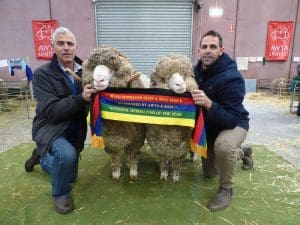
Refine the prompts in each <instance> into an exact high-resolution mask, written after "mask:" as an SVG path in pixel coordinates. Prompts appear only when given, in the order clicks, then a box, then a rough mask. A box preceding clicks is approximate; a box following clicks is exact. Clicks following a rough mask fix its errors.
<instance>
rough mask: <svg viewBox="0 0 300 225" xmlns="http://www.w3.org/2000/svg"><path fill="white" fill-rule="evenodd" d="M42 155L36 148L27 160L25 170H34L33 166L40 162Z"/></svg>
mask: <svg viewBox="0 0 300 225" xmlns="http://www.w3.org/2000/svg"><path fill="white" fill-rule="evenodd" d="M40 158H41V157H40V156H39V154H38V152H37V149H36V148H35V149H34V150H33V152H32V155H31V157H30V158H29V159H27V160H26V162H25V171H26V172H31V171H32V170H33V167H34V166H35V165H37V164H39V163H40Z"/></svg>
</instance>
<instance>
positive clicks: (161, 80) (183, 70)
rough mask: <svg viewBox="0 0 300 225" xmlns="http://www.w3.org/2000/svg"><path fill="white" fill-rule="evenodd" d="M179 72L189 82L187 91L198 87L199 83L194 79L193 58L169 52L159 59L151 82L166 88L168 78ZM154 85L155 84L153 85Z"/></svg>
mask: <svg viewBox="0 0 300 225" xmlns="http://www.w3.org/2000/svg"><path fill="white" fill-rule="evenodd" d="M174 73H179V74H181V75H182V76H183V78H184V80H186V79H187V80H188V82H187V81H186V84H187V91H191V90H193V89H196V88H197V87H198V86H197V83H196V81H195V80H194V77H195V76H194V73H193V65H192V63H191V60H190V59H189V58H188V57H186V56H184V55H180V54H169V55H166V56H163V57H161V58H160V59H159V61H158V63H157V64H156V66H155V68H154V70H153V72H152V74H151V76H150V78H151V84H154V85H156V86H155V87H157V88H166V83H165V81H166V80H169V79H170V77H171V75H172V74H174ZM153 87H154V86H153Z"/></svg>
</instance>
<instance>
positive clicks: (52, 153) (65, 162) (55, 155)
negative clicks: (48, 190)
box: [40, 136, 79, 197]
mask: <svg viewBox="0 0 300 225" xmlns="http://www.w3.org/2000/svg"><path fill="white" fill-rule="evenodd" d="M78 158H79V155H78V153H77V152H76V149H75V148H74V146H73V145H72V144H71V143H70V142H69V141H68V140H67V139H66V138H65V137H63V136H60V137H58V138H57V139H56V140H55V141H54V142H53V144H52V147H51V149H50V150H49V152H48V153H46V154H45V155H44V156H43V157H42V158H41V162H40V165H41V168H42V169H43V170H44V171H45V172H46V173H48V174H49V175H50V176H51V183H52V196H53V197H64V196H68V195H69V194H70V192H71V190H72V186H71V183H74V182H75V181H76V179H77V175H78Z"/></svg>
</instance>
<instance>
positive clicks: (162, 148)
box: [146, 54, 198, 182]
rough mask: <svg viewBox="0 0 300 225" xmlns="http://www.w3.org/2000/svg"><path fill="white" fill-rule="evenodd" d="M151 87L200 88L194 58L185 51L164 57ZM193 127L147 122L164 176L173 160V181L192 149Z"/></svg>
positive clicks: (151, 142)
mask: <svg viewBox="0 0 300 225" xmlns="http://www.w3.org/2000/svg"><path fill="white" fill-rule="evenodd" d="M150 79H151V85H150V87H151V88H164V89H170V90H172V91H174V92H175V93H184V92H186V91H192V90H193V89H196V88H198V86H197V83H196V81H195V79H194V74H193V68H192V64H191V61H190V60H189V59H188V58H187V57H185V56H183V55H174V54H171V55H167V56H164V57H162V58H161V59H160V60H159V61H158V63H157V65H156V67H155V69H154V71H153V72H152V74H151V76H150ZM192 131H193V129H192V128H190V127H185V126H173V125H171V126H169V125H152V124H147V125H146V138H147V142H148V144H149V145H150V147H151V149H152V150H153V152H154V153H155V154H156V155H157V156H158V157H159V158H160V170H161V175H160V179H161V180H166V179H167V176H168V161H172V167H173V181H174V182H178V181H179V171H180V169H181V164H182V159H183V158H184V157H185V156H186V154H187V153H188V152H189V150H190V140H191V137H192Z"/></svg>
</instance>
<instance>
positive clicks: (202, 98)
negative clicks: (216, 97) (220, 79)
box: [192, 90, 212, 111]
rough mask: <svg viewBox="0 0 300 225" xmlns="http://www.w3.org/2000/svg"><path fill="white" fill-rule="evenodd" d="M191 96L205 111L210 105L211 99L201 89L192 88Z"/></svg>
mask: <svg viewBox="0 0 300 225" xmlns="http://www.w3.org/2000/svg"><path fill="white" fill-rule="evenodd" d="M192 97H193V100H194V102H195V104H197V105H200V106H203V107H204V108H205V109H206V110H207V111H209V110H210V108H211V106H212V100H210V98H208V97H207V96H206V94H205V92H204V91H202V90H193V91H192Z"/></svg>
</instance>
